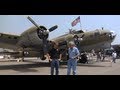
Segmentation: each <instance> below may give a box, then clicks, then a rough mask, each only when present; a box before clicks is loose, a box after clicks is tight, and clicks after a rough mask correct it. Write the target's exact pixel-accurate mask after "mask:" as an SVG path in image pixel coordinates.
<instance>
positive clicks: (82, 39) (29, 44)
mask: <svg viewBox="0 0 120 90" xmlns="http://www.w3.org/2000/svg"><path fill="white" fill-rule="evenodd" d="M28 19H29V20H30V21H31V22H32V23H33V24H34V25H35V26H34V27H31V28H29V29H28V30H26V31H25V32H23V33H22V34H21V35H20V36H18V35H10V34H4V33H0V48H7V49H12V50H15V51H21V52H20V53H19V54H18V53H16V54H13V56H14V55H15V56H16V57H23V56H26V57H40V58H41V59H42V60H45V57H44V56H45V54H46V52H47V51H48V50H49V49H50V43H53V42H57V43H58V44H59V47H60V49H62V50H63V58H64V55H65V53H66V52H64V51H66V49H67V44H68V42H69V41H74V38H75V37H76V36H77V37H78V42H79V45H78V47H80V50H81V51H90V50H92V49H94V50H96V49H105V48H110V47H111V43H112V41H113V40H114V39H115V37H116V35H115V34H114V33H113V32H112V31H109V30H104V29H96V30H94V31H87V32H84V31H83V30H78V31H75V30H72V31H70V33H68V34H64V35H62V36H59V37H57V38H54V39H51V40H48V37H49V32H52V31H54V30H55V29H57V28H58V26H57V25H55V26H53V27H51V28H50V29H47V28H46V27H45V26H38V25H37V24H36V23H35V21H33V20H32V18H30V17H29V16H28ZM24 52H26V53H24Z"/></svg>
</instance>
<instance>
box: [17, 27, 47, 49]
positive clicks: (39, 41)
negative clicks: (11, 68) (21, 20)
mask: <svg viewBox="0 0 120 90" xmlns="http://www.w3.org/2000/svg"><path fill="white" fill-rule="evenodd" d="M40 28H41V29H43V30H44V31H46V33H43V32H42V30H40V29H38V28H37V27H31V28H29V29H28V30H26V31H25V32H23V33H22V34H21V38H20V40H19V42H18V45H19V46H21V47H25V48H26V47H33V46H36V47H37V46H39V47H42V45H43V38H48V33H47V29H46V28H45V27H44V26H40Z"/></svg>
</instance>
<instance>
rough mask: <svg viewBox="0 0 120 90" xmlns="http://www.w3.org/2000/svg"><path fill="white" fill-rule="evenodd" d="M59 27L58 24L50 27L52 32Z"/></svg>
mask: <svg viewBox="0 0 120 90" xmlns="http://www.w3.org/2000/svg"><path fill="white" fill-rule="evenodd" d="M57 28H58V26H57V25H55V26H53V27H51V28H50V29H49V32H52V31H54V30H55V29H57Z"/></svg>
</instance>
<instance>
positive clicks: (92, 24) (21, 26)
mask: <svg viewBox="0 0 120 90" xmlns="http://www.w3.org/2000/svg"><path fill="white" fill-rule="evenodd" d="M27 16H31V17H32V18H33V19H34V21H35V22H36V23H37V24H38V25H44V26H46V27H47V28H50V27H52V26H54V25H58V29H56V30H55V31H53V32H51V33H50V36H49V39H51V38H55V37H57V36H60V35H63V34H65V33H66V32H68V31H69V29H70V28H73V29H80V23H78V24H77V25H76V26H74V27H72V26H71V22H72V21H73V20H75V19H76V18H77V17H78V16H80V19H81V25H82V29H83V30H85V31H86V30H87V31H93V30H95V29H100V28H101V27H104V29H108V30H111V31H114V32H115V33H116V34H117V37H116V38H115V40H114V42H113V44H120V38H119V37H120V32H119V30H120V15H0V32H2V33H10V34H17V35H20V34H21V33H22V32H23V31H25V30H27V29H28V28H30V27H31V26H33V24H32V23H31V22H30V21H29V20H28V19H27Z"/></svg>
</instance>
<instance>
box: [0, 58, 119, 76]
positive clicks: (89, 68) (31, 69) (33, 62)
mask: <svg viewBox="0 0 120 90" xmlns="http://www.w3.org/2000/svg"><path fill="white" fill-rule="evenodd" d="M59 72H60V74H59V75H66V74H67V65H66V63H60V70H59ZM0 75H50V63H48V61H41V60H39V59H36V58H32V59H30V58H29V59H25V61H24V62H18V61H17V60H13V59H11V60H9V59H0ZM77 75H120V59H117V60H116V63H111V58H106V60H105V61H104V62H101V61H99V62H96V61H95V59H94V60H92V61H90V62H89V63H88V64H81V63H78V65H77Z"/></svg>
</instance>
